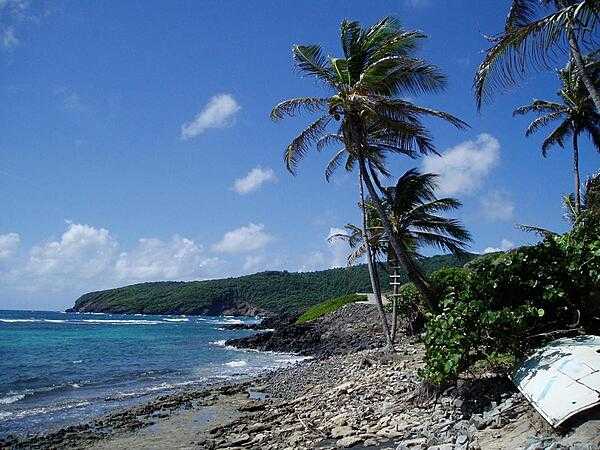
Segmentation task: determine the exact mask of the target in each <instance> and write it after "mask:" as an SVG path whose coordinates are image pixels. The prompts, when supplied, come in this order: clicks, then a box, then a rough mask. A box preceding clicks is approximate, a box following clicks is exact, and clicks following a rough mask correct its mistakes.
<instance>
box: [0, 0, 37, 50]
mask: <svg viewBox="0 0 600 450" xmlns="http://www.w3.org/2000/svg"><path fill="white" fill-rule="evenodd" d="M40 8H44V7H43V6H42V5H40V4H39V3H34V2H30V1H28V0H0V48H2V49H4V50H7V51H10V50H13V49H14V48H15V47H17V46H18V45H19V44H20V43H21V40H20V39H19V36H18V34H17V33H18V31H20V28H22V25H27V24H31V23H39V21H40V18H41V17H42V16H43V15H46V14H47V11H46V10H44V12H40V11H39V10H40ZM46 9H47V8H46Z"/></svg>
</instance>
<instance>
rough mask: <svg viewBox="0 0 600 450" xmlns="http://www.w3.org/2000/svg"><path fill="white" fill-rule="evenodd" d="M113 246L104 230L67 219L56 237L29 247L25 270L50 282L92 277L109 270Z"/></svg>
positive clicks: (115, 246)
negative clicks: (63, 228)
mask: <svg viewBox="0 0 600 450" xmlns="http://www.w3.org/2000/svg"><path fill="white" fill-rule="evenodd" d="M117 248H118V244H117V241H116V240H115V239H114V238H113V237H112V236H111V235H110V233H109V232H108V230H106V229H104V228H94V227H92V226H89V225H82V224H76V223H70V224H69V226H68V228H67V231H65V232H64V233H63V235H62V236H61V238H60V240H56V241H51V242H47V243H45V244H43V245H40V246H36V247H33V248H32V249H31V251H30V252H29V259H28V261H27V264H26V267H25V272H26V273H27V274H29V275H31V276H32V277H34V278H36V279H37V280H38V281H40V282H44V281H46V282H47V283H48V284H50V285H54V284H56V285H60V286H62V285H64V284H68V283H70V282H72V281H73V280H75V279H78V280H88V279H92V278H94V277H97V276H100V275H101V274H105V273H106V271H107V270H109V268H110V267H111V264H112V263H113V261H114V257H115V256H116V252H117Z"/></svg>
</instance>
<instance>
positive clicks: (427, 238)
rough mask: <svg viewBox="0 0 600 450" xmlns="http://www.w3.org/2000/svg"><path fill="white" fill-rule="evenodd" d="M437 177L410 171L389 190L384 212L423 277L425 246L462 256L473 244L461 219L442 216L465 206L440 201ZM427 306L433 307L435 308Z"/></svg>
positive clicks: (393, 256)
mask: <svg viewBox="0 0 600 450" xmlns="http://www.w3.org/2000/svg"><path fill="white" fill-rule="evenodd" d="M437 177H438V175H435V174H431V173H424V174H421V173H419V171H418V170H417V169H410V170H408V171H406V172H405V173H404V175H402V176H401V177H400V179H398V183H397V184H396V186H394V187H390V188H387V189H386V201H385V211H386V214H387V216H388V218H389V219H388V220H389V221H390V223H391V224H392V233H393V236H394V237H395V238H396V239H397V240H399V241H400V242H401V243H402V247H403V248H405V249H407V252H406V256H407V259H408V261H409V264H410V266H411V270H412V271H413V272H414V273H416V274H417V276H418V277H421V278H425V275H424V273H423V272H422V270H421V268H420V266H419V264H418V259H419V258H420V253H419V252H420V250H421V249H422V248H423V247H434V248H436V249H438V250H443V251H449V252H451V253H453V254H456V255H462V254H464V252H465V248H466V246H467V244H468V243H469V242H470V241H471V235H470V233H469V232H468V231H467V230H466V229H465V228H464V226H463V225H462V224H461V223H460V222H459V221H458V220H456V219H452V218H448V217H445V216H444V215H442V214H446V213H448V212H450V211H454V210H456V209H458V208H459V207H460V206H461V205H462V204H461V203H460V202H459V201H458V200H456V199H454V198H437V196H436V194H435V191H436V189H437ZM388 253H392V255H391V256H389V257H388V259H397V260H400V259H401V258H400V257H399V255H397V254H393V253H395V250H394V249H393V248H390V249H389V251H388ZM409 273H410V272H409ZM413 281H414V279H413ZM426 300H428V299H426ZM428 306H429V308H432V307H433V306H434V305H431V304H429V305H428Z"/></svg>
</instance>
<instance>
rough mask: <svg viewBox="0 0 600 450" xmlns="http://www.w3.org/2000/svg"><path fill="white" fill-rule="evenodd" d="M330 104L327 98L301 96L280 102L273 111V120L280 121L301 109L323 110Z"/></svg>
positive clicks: (309, 110)
mask: <svg viewBox="0 0 600 450" xmlns="http://www.w3.org/2000/svg"><path fill="white" fill-rule="evenodd" d="M328 104H329V99H327V98H317V97H299V98H292V99H290V100H285V101H283V102H281V103H279V104H278V105H277V106H275V108H273V110H272V111H271V120H273V121H278V120H281V119H283V118H284V117H286V116H287V117H293V116H295V115H296V114H297V113H298V112H299V111H301V110H304V111H306V112H310V113H314V112H318V111H321V110H323V108H325V107H326V106H327V105H328Z"/></svg>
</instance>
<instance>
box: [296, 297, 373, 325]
mask: <svg viewBox="0 0 600 450" xmlns="http://www.w3.org/2000/svg"><path fill="white" fill-rule="evenodd" d="M362 300H366V296H364V295H358V294H350V295H344V296H343V297H337V298H334V299H331V300H327V301H325V302H323V303H319V304H318V305H315V306H312V307H311V308H309V309H307V310H306V311H305V312H304V314H302V315H301V316H300V317H298V319H297V320H296V323H297V324H300V323H305V322H310V321H311V320H315V319H318V318H319V317H323V316H325V315H327V314H331V313H332V312H333V311H335V310H337V309H339V308H341V307H342V306H344V305H347V304H349V303H354V302H358V301H362Z"/></svg>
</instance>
